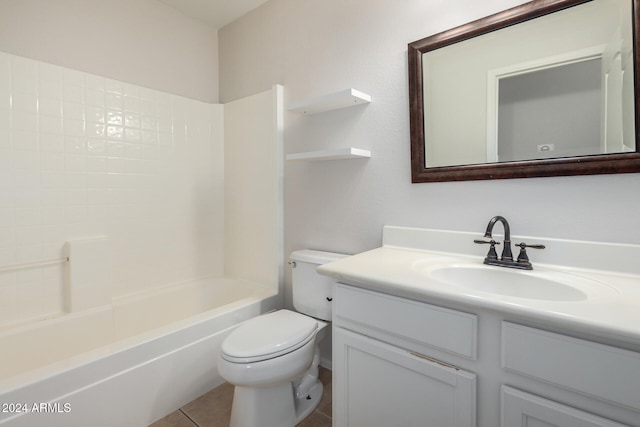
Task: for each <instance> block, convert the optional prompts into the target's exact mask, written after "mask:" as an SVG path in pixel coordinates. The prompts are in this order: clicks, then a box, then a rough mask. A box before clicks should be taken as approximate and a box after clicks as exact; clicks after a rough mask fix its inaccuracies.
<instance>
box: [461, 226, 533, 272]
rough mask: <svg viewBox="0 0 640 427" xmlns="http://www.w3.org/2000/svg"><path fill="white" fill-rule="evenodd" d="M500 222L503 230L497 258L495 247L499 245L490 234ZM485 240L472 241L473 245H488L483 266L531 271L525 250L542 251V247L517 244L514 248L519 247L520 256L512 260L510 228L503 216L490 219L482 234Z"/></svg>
mask: <svg viewBox="0 0 640 427" xmlns="http://www.w3.org/2000/svg"><path fill="white" fill-rule="evenodd" d="M498 221H499V222H501V223H502V227H503V228H504V241H503V244H504V246H503V248H502V255H501V256H500V258H498V254H497V253H496V245H499V244H500V243H499V242H496V241H495V240H493V237H492V233H493V227H494V226H495V225H496V222H498ZM484 237H485V239H490V240H474V241H473V242H474V243H478V244H488V245H490V247H489V252H488V253H487V256H486V257H485V259H484V263H485V264H489V265H498V266H501V267H510V268H519V269H522V270H532V269H533V266H532V265H531V262H530V261H529V257H528V256H527V250H526V248H534V249H544V248H545V246H544V245H528V244H526V243H524V242H522V243H518V244H517V245H516V246H520V254H519V255H518V259H517V260H516V261H514V260H513V254H512V253H511V228H510V227H509V222H508V221H507V219H506V218H505V217H503V216H500V215H497V216H494V217H493V218H491V220H490V221H489V224H488V225H487V231H485V233H484Z"/></svg>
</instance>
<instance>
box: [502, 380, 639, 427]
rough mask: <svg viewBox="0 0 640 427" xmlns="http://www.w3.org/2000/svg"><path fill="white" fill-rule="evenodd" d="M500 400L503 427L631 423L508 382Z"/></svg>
mask: <svg viewBox="0 0 640 427" xmlns="http://www.w3.org/2000/svg"><path fill="white" fill-rule="evenodd" d="M501 400H502V416H501V422H500V426H501V427H535V426H542V425H545V426H549V427H628V426H625V425H623V424H620V423H617V422H614V421H611V420H607V419H605V418H602V417H598V416H596V415H593V414H589V413H587V412H584V411H580V410H578V409H575V408H572V407H570V406H566V405H562V404H560V403H557V402H554V401H552V400H547V399H543V398H542V397H539V396H534V395H533V394H529V393H525V392H523V391H520V390H516V389H514V388H511V387H507V386H502V394H501Z"/></svg>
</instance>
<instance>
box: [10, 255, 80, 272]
mask: <svg viewBox="0 0 640 427" xmlns="http://www.w3.org/2000/svg"><path fill="white" fill-rule="evenodd" d="M65 262H69V257H66V258H59V259H50V260H45V261H38V262H28V263H25V264H16V265H7V266H6V267H0V273H4V272H6V271H14V270H24V269H25V268H36V267H44V266H47V265H54V264H62V263H65Z"/></svg>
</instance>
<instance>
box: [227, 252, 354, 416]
mask: <svg viewBox="0 0 640 427" xmlns="http://www.w3.org/2000/svg"><path fill="white" fill-rule="evenodd" d="M345 256H346V255H342V254H334V253H330V252H320V251H312V250H303V251H296V252H293V253H292V254H291V260H292V262H291V264H292V267H293V270H292V271H293V277H292V287H293V288H294V290H293V303H294V307H295V308H296V309H297V310H299V311H304V313H306V314H301V313H299V312H294V311H291V310H285V309H283V310H278V311H275V312H271V313H267V314H263V315H261V316H258V317H255V318H253V319H250V320H248V321H246V322H244V323H243V324H241V325H240V326H238V327H237V328H236V329H235V330H234V331H233V332H231V333H230V334H229V336H227V338H226V339H225V340H224V342H223V343H222V348H221V350H220V353H219V354H218V371H219V373H220V375H221V376H222V378H224V379H225V380H226V381H227V382H229V383H231V384H233V385H234V387H235V388H234V395H233V406H232V410H231V423H230V427H293V426H295V425H296V424H297V423H299V422H300V421H301V420H303V419H304V418H305V417H306V416H307V415H309V414H310V413H311V412H313V410H314V409H315V408H316V406H317V405H318V403H319V402H320V398H321V397H322V392H323V386H322V383H321V382H320V381H319V380H318V365H319V363H320V350H319V346H318V344H319V342H320V340H321V339H322V338H323V337H324V335H325V334H326V332H327V331H328V328H327V326H328V323H327V322H325V321H324V320H327V321H328V320H330V319H331V300H332V298H331V293H332V284H333V283H332V282H331V280H330V279H328V278H327V277H325V276H320V275H318V274H317V273H316V272H315V269H316V268H317V266H318V265H320V264H324V263H326V262H330V261H333V260H337V259H339V258H343V257H345ZM307 314H309V315H307ZM311 316H314V317H311Z"/></svg>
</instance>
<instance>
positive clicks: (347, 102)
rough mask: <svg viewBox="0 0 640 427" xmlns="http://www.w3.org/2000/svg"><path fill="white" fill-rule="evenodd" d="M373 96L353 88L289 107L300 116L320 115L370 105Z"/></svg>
mask: <svg viewBox="0 0 640 427" xmlns="http://www.w3.org/2000/svg"><path fill="white" fill-rule="evenodd" d="M370 102H371V96H370V95H367V94H366V93H363V92H360V91H358V90H355V89H353V88H351V89H345V90H341V91H340V92H335V93H330V94H328V95H323V96H317V97H315V98H309V99H306V100H304V101H300V102H296V103H294V104H291V105H289V108H288V109H289V111H293V112H295V113H300V114H318V113H324V112H325V111H332V110H338V109H340V108H346V107H353V106H355V105H362V104H368V103H370Z"/></svg>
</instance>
